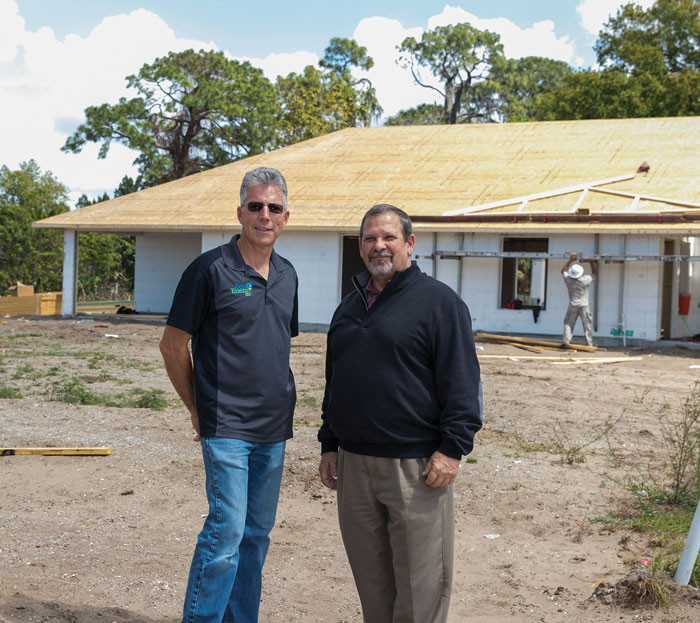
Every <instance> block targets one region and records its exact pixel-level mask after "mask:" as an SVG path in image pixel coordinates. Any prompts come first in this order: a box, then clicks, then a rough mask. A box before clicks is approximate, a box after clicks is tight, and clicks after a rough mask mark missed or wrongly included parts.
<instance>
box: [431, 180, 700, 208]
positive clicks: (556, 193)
mask: <svg viewBox="0 0 700 623" xmlns="http://www.w3.org/2000/svg"><path fill="white" fill-rule="evenodd" d="M634 177H635V174H634V173H632V174H629V175H620V176H617V177H609V178H606V179H602V180H595V181H592V182H583V183H581V184H576V185H574V186H566V187H564V188H555V189H553V190H547V191H544V192H539V193H533V194H531V195H521V196H519V197H512V198H510V199H503V200H501V201H493V202H491V203H483V204H481V205H476V206H469V207H467V208H458V209H456V210H448V211H446V212H443V213H442V215H443V216H463V215H466V214H479V213H488V212H489V211H491V210H495V209H500V208H506V207H508V206H514V207H515V206H517V207H515V209H514V210H509V211H508V210H507V211H499V214H503V215H507V214H514V215H517V214H521V213H522V212H524V211H525V208H526V207H527V205H528V204H529V203H530V202H532V201H537V200H539V199H551V198H553V197H561V196H564V195H570V194H572V193H581V194H580V196H579V197H578V199H577V200H576V203H575V204H574V205H573V207H572V208H571V209H570V210H569V211H568V212H570V213H573V214H575V213H576V212H577V211H578V210H579V209H580V208H581V205H582V203H583V201H584V200H585V198H586V197H587V195H588V193H589V192H597V193H603V194H608V195H614V196H617V197H627V198H630V199H631V200H632V201H631V202H630V205H629V206H628V207H627V208H626V209H625V210H623V211H619V210H617V211H613V210H597V211H593V212H592V213H601V214H602V213H604V214H611V215H614V214H630V213H634V212H637V211H638V208H639V203H640V201H653V202H656V203H663V204H666V205H669V206H676V207H677V208H679V209H680V210H681V211H683V210H700V204H697V203H690V202H688V201H678V200H676V199H666V198H663V197H654V196H651V195H643V194H635V193H630V192H626V191H621V190H613V189H610V188H602V187H603V186H606V185H608V184H614V183H616V182H624V181H628V180H631V179H633V178H634ZM674 211H676V210H674ZM557 212H558V213H561V211H557Z"/></svg>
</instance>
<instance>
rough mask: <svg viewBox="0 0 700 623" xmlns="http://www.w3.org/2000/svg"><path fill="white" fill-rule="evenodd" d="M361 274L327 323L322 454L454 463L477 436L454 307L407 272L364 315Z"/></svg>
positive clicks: (474, 376) (439, 290)
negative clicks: (442, 457)
mask: <svg viewBox="0 0 700 623" xmlns="http://www.w3.org/2000/svg"><path fill="white" fill-rule="evenodd" d="M369 279H370V275H369V273H368V272H364V273H361V274H360V275H357V276H356V277H354V278H353V283H354V285H355V292H352V293H351V294H349V295H348V296H346V297H345V298H344V299H343V300H342V301H341V303H340V305H339V306H338V309H337V310H336V311H335V314H334V315H333V320H332V321H331V326H330V328H329V331H328V346H327V352H326V392H325V396H324V398H323V412H322V416H323V425H322V426H321V429H320V430H319V433H318V439H319V441H320V442H321V451H322V452H333V451H337V449H338V446H340V447H341V448H343V449H344V450H347V451H349V452H354V453H357V454H365V455H370V456H380V457H392V458H418V457H427V456H430V455H431V454H432V453H433V452H434V451H435V450H439V451H440V452H442V453H443V454H446V455H447V456H450V457H452V458H456V459H459V458H461V457H462V455H465V454H469V452H470V451H471V450H472V447H473V442H474V434H475V433H476V432H477V431H478V430H479V429H480V428H481V404H480V375H479V363H478V361H477V358H476V351H475V348H474V337H473V334H472V327H471V318H470V316H469V310H468V309H467V306H466V305H465V304H464V302H463V301H462V299H461V298H460V297H459V296H457V294H456V293H455V292H454V291H453V290H452V289H450V288H449V287H448V286H446V285H445V284H443V283H441V282H439V281H436V280H435V279H433V278H432V277H429V276H428V275H426V274H425V273H423V272H422V271H421V270H420V269H419V268H418V266H417V265H416V264H412V265H411V266H410V267H409V268H407V269H406V270H403V271H397V272H396V273H395V274H394V276H393V278H392V280H391V281H390V282H389V284H387V286H386V287H385V288H384V290H382V293H381V294H380V295H379V297H378V298H377V300H376V302H375V303H374V305H372V307H370V308H369V309H368V307H367V298H366V293H365V288H366V286H367V283H368V282H369Z"/></svg>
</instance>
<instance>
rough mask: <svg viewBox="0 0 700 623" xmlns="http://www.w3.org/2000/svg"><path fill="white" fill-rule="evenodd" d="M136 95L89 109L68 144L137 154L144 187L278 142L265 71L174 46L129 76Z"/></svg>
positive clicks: (274, 102)
mask: <svg viewBox="0 0 700 623" xmlns="http://www.w3.org/2000/svg"><path fill="white" fill-rule="evenodd" d="M126 80H127V85H128V86H129V88H132V89H135V90H136V91H137V93H138V95H137V97H133V98H131V99H127V98H125V97H122V98H120V100H119V102H118V103H117V104H101V105H100V106H90V107H88V108H86V109H85V116H86V121H85V123H83V124H82V125H80V126H79V127H78V129H77V130H76V131H75V132H74V133H73V134H72V135H71V136H70V137H68V139H67V140H66V142H65V144H64V146H63V148H62V149H63V150H64V151H67V152H74V153H77V152H79V151H80V150H81V149H82V148H83V146H84V145H85V144H86V143H88V142H95V143H100V144H101V147H100V151H99V157H100V158H105V157H106V155H107V153H108V152H109V148H110V146H111V144H112V142H113V141H116V142H117V143H121V144H123V145H126V146H127V147H129V148H130V149H133V150H135V151H136V152H138V154H139V155H138V156H137V158H136V160H135V161H134V164H136V165H137V166H138V168H139V172H140V174H141V176H142V185H143V186H144V187H146V186H153V185H155V184H158V183H161V182H164V181H168V180H172V179H177V178H180V177H184V176H186V175H190V174H192V173H196V172H198V171H202V170H204V169H208V168H211V167H214V166H218V165H220V164H225V163H227V162H231V161H233V160H236V159H238V158H241V157H245V156H250V155H253V154H257V153H260V152H262V151H264V150H265V149H268V148H270V147H272V146H273V145H274V144H275V119H276V117H277V116H278V112H279V108H278V103H277V96H276V93H275V89H274V87H273V85H272V83H270V81H269V80H267V78H265V76H264V75H263V73H262V71H261V70H260V69H257V68H255V67H253V66H251V65H250V64H249V63H247V62H244V63H239V62H238V61H235V60H230V59H227V58H226V57H225V56H224V55H223V53H220V52H207V51H204V50H200V51H199V52H195V51H194V50H187V51H185V52H171V53H170V54H168V55H167V56H164V57H162V58H157V59H156V60H155V61H153V63H151V64H150V65H144V66H143V67H142V68H141V69H140V70H139V73H138V74H136V75H132V76H128V77H127V79H126Z"/></svg>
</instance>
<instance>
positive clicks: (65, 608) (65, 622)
mask: <svg viewBox="0 0 700 623" xmlns="http://www.w3.org/2000/svg"><path fill="white" fill-rule="evenodd" d="M0 621H2V623H5V622H7V623H30V622H35V621H41V622H42V623H102V622H103V621H104V622H105V623H179V622H180V618H179V617H178V618H173V617H158V616H156V617H149V616H144V615H143V614H139V613H135V612H132V611H130V610H125V609H124V608H105V607H103V606H97V605H95V606H91V605H87V604H85V605H75V604H64V603H60V602H57V601H38V600H36V599H34V598H33V597H29V596H28V595H22V594H15V595H13V596H12V597H5V598H3V599H2V601H0Z"/></svg>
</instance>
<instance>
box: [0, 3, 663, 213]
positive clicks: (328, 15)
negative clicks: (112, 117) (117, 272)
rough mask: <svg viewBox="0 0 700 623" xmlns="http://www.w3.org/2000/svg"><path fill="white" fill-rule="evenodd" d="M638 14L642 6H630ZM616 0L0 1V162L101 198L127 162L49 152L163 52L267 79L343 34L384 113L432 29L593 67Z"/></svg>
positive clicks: (398, 99)
mask: <svg viewBox="0 0 700 623" xmlns="http://www.w3.org/2000/svg"><path fill="white" fill-rule="evenodd" d="M638 1H640V3H641V4H643V5H646V6H648V5H650V4H651V2H652V0H638ZM621 4H622V3H621V2H619V1H618V0H559V1H556V0H546V1H545V0H532V1H531V2H522V0H520V1H516V0H491V1H490V2H483V1H480V2H476V1H474V0H461V1H460V0H452V1H451V3H449V4H448V3H446V2H445V1H444V0H440V1H439V0H374V1H369V0H353V1H351V2H342V3H341V2H338V3H335V2H328V1H325V2H322V1H319V0H307V1H302V2H290V1H289V0H286V1H283V0H271V1H268V2H265V3H261V4H255V3H252V2H250V1H247V2H240V1H237V0H229V1H226V0H198V1H197V2H194V1H185V0H167V1H166V0H142V1H139V0H121V1H117V0H63V1H62V2H58V1H53V0H0V136H2V137H3V140H2V141H0V165H3V164H4V165H7V166H8V167H10V168H16V167H17V166H18V165H19V163H20V162H22V161H25V160H28V159H30V158H34V159H35V160H36V161H37V162H38V163H39V166H40V167H41V168H42V169H43V170H51V171H52V172H53V174H54V175H55V176H56V177H57V178H58V179H59V180H60V181H62V182H63V183H64V184H66V185H67V186H68V187H69V188H70V191H71V197H72V199H73V200H75V199H77V197H78V196H79V195H80V194H82V193H86V194H87V195H88V196H91V197H94V196H97V195H98V194H101V193H102V192H104V191H105V190H107V191H109V192H111V191H112V190H113V189H114V188H115V187H116V186H117V185H118V183H119V180H120V179H121V177H122V176H123V175H124V174H125V173H128V174H130V175H134V174H135V169H134V168H133V166H132V165H131V162H132V161H133V159H134V157H135V154H134V153H133V152H130V151H129V150H128V149H126V148H124V147H121V146H119V145H115V146H113V147H112V148H111V150H110V153H109V156H108V157H107V159H106V160H98V159H97V150H98V146H97V145H88V146H86V147H85V148H84V149H83V152H82V153H81V154H79V155H75V154H64V153H62V152H61V151H60V147H61V145H63V143H64V142H65V140H66V137H67V136H68V135H69V134H70V133H71V132H72V130H73V129H74V128H76V127H77V125H78V124H79V123H81V122H82V120H83V118H84V116H83V111H84V109H85V108H86V107H87V106H91V105H98V104H101V103H103V102H115V101H117V99H118V98H119V97H122V96H129V95H130V93H129V92H128V91H127V89H126V85H125V81H124V78H125V76H127V75H129V74H132V73H136V72H137V71H138V69H139V68H140V67H141V66H142V65H143V64H145V63H148V62H151V61H152V60H153V59H154V58H157V57H159V56H163V55H165V54H167V53H168V52H169V51H181V50H185V49H188V48H195V49H200V48H204V49H214V50H221V51H223V52H224V53H225V54H227V55H228V56H229V57H231V58H235V59H237V60H248V61H249V62H251V63H252V64H254V65H256V66H258V67H260V68H261V69H263V71H264V72H265V74H266V75H267V77H268V78H270V79H271V80H274V79H275V78H276V77H277V76H278V75H280V74H282V75H286V74H287V73H289V72H290V71H301V70H302V69H303V67H304V66H305V65H307V64H315V63H317V62H318V59H319V58H320V57H321V56H322V55H323V50H324V48H325V47H326V45H327V44H328V42H329V40H330V39H331V37H334V36H340V37H348V38H350V37H353V38H355V39H356V40H357V41H358V43H360V44H361V45H364V46H365V47H367V49H368V52H369V54H370V56H372V58H373V59H374V61H375V67H374V68H373V69H372V70H371V71H370V72H369V73H368V74H367V75H366V77H368V78H369V79H370V80H372V83H373V85H374V86H375V88H376V89H377V95H378V97H379V101H380V104H381V105H382V107H383V108H384V111H385V114H386V115H391V114H395V113H396V112H398V111H399V110H401V109H404V108H409V107H412V106H416V105H417V104H419V103H422V102H433V101H435V95H436V94H435V93H434V92H433V91H431V90H429V89H423V88H421V87H419V86H417V85H416V84H415V83H414V82H413V79H412V77H411V75H410V72H408V70H405V69H401V68H400V67H399V66H397V64H396V56H397V55H396V45H397V44H399V43H400V42H401V41H402V40H403V39H404V38H405V37H406V36H413V37H416V38H419V37H420V36H421V35H422V33H423V32H425V31H426V30H430V29H432V28H435V27H436V26H440V25H447V24H455V23H459V22H464V21H467V22H469V23H471V24H472V25H474V26H475V27H477V28H480V29H482V30H483V29H488V30H492V31H495V32H497V33H499V34H500V36H501V41H502V43H503V45H504V51H505V54H506V56H508V57H512V58H517V57H520V56H527V55H538V56H548V57H550V58H556V59H559V60H564V61H566V62H568V63H570V64H571V65H572V66H575V67H587V66H590V65H592V64H593V63H594V62H595V54H594V52H593V49H592V45H593V43H594V42H595V38H596V34H597V33H598V31H599V30H600V28H601V26H602V24H603V23H604V22H605V21H606V20H607V18H608V16H609V15H610V14H614V13H615V12H616V10H617V8H618V7H619V6H620V5H621Z"/></svg>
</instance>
